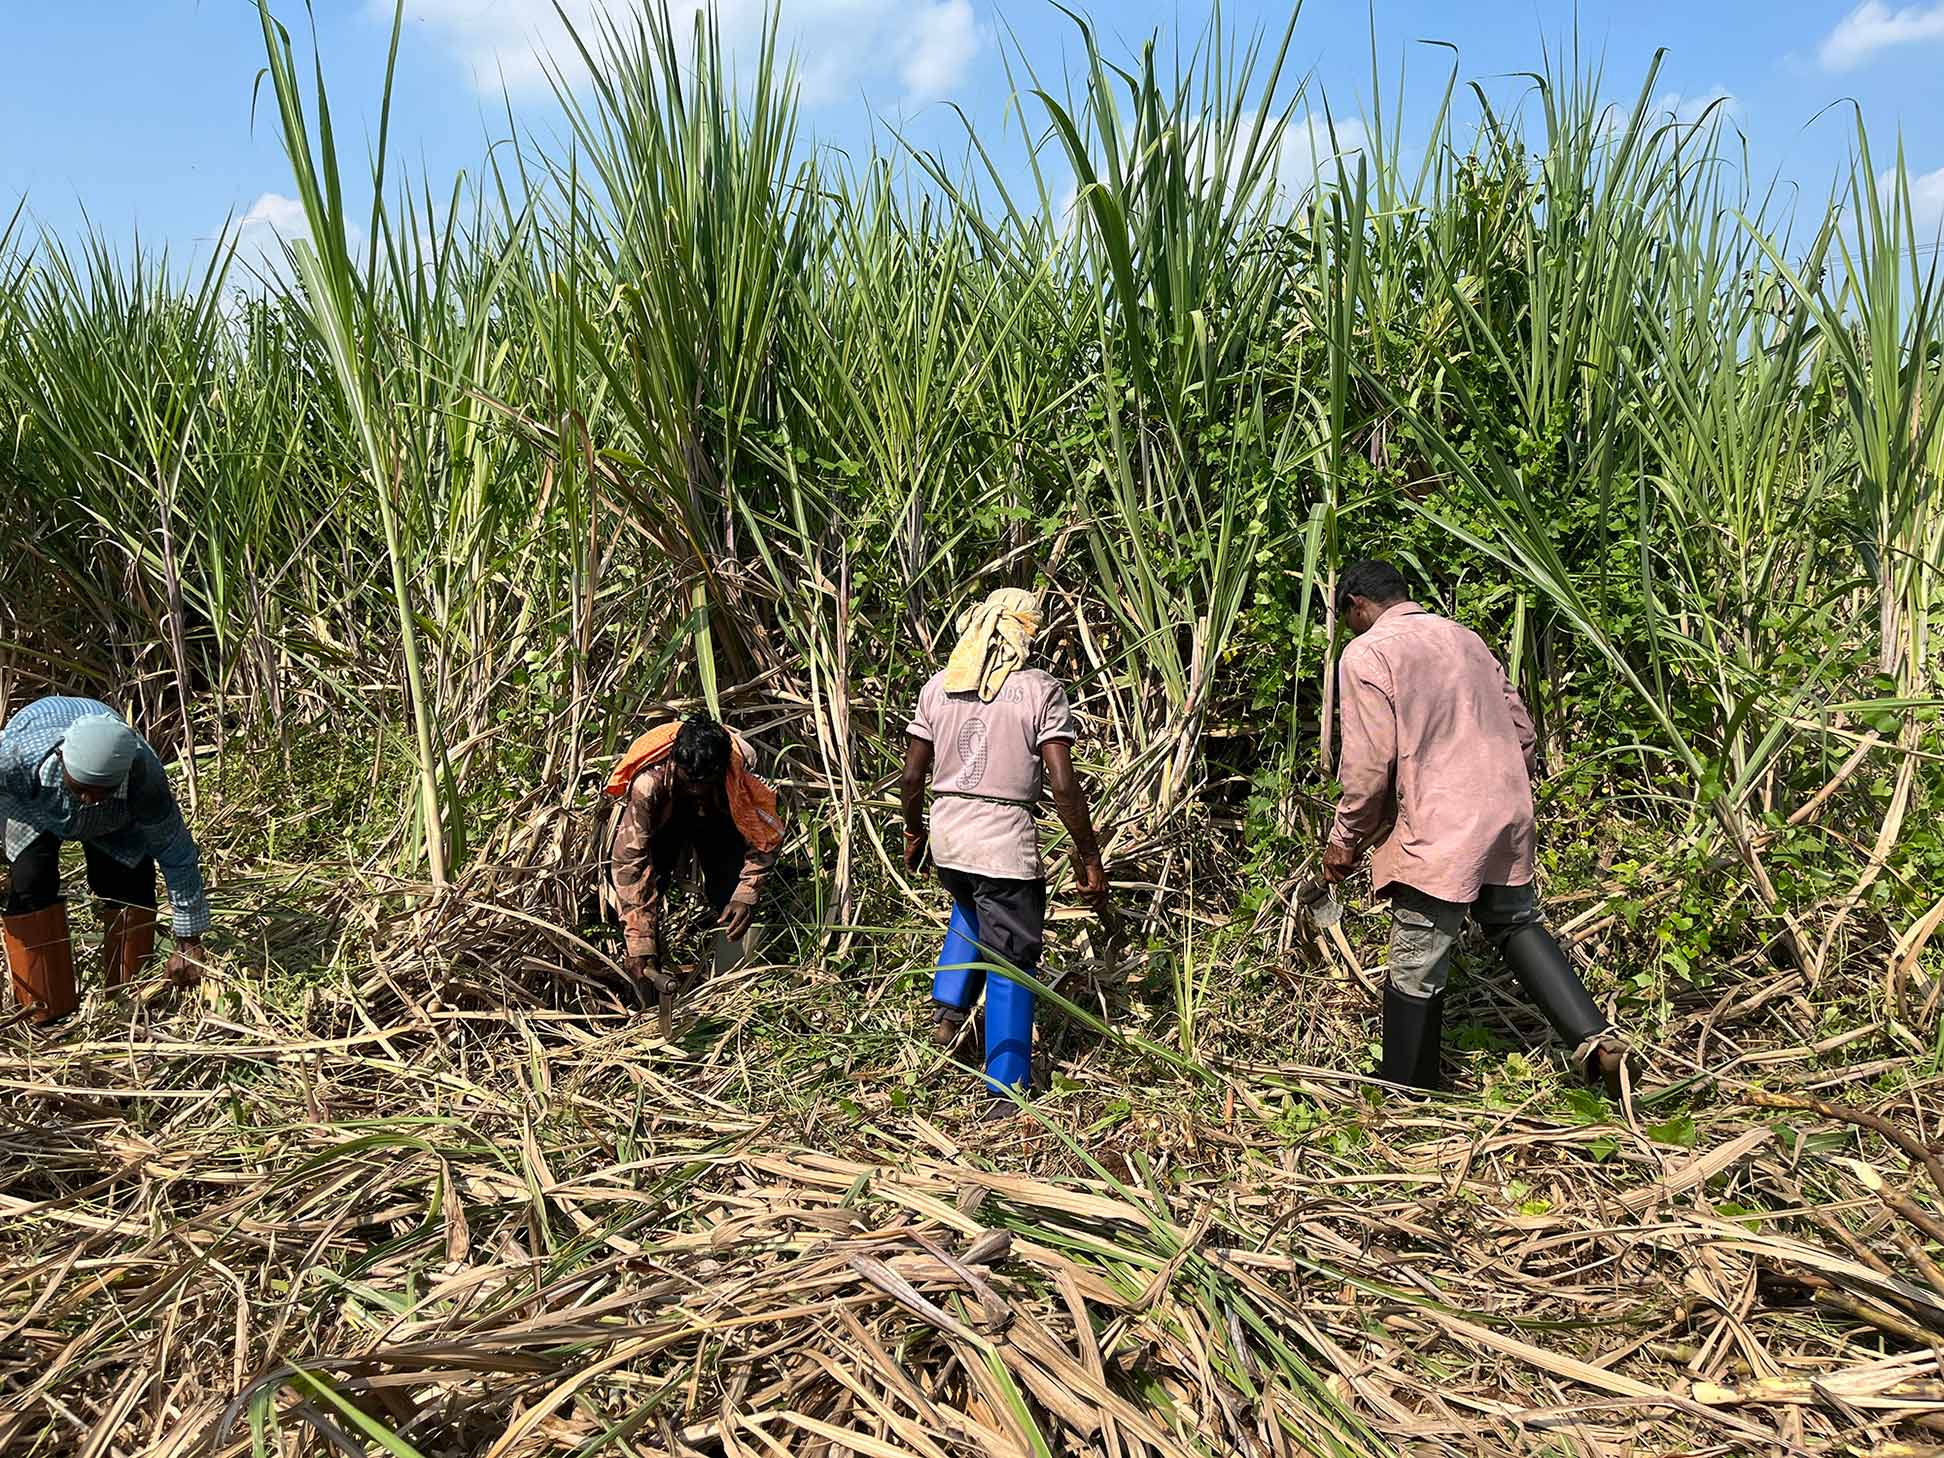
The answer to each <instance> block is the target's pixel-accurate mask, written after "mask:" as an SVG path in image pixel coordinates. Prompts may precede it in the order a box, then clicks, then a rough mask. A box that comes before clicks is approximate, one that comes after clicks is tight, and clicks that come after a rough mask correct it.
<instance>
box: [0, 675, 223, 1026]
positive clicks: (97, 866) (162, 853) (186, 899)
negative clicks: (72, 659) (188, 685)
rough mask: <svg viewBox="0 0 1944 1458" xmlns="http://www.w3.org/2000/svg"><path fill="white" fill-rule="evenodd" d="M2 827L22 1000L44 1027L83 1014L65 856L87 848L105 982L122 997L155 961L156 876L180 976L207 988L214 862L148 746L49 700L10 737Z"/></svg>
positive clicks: (64, 702) (10, 725)
mask: <svg viewBox="0 0 1944 1458" xmlns="http://www.w3.org/2000/svg"><path fill="white" fill-rule="evenodd" d="M0 828H4V831H5V841H6V853H7V863H8V893H7V898H6V906H5V915H4V919H3V920H4V929H5V943H6V953H7V967H8V971H9V972H10V973H11V975H12V980H13V992H14V998H15V1000H16V1001H18V1002H19V1003H21V1004H22V1005H23V1006H25V1007H28V1008H30V1009H32V1012H33V1016H34V1017H35V1019H36V1020H37V1021H40V1022H49V1021H52V1020H53V1019H55V1018H60V1017H65V1016H66V1015H67V1014H69V1013H71V1012H73V1011H74V1009H75V1008H76V1006H78V1004H79V999H78V997H77V995H76V992H75V984H74V949H73V944H72V942H71V941H70V940H69V936H68V925H67V908H66V905H65V903H63V901H62V900H61V846H62V844H63V842H66V841H70V840H72V841H79V842H80V843H81V847H82V850H83V853H84V856H85V858H86V863H87V875H88V886H89V888H90V889H91V890H92V891H93V892H94V894H95V896H96V897H97V898H98V899H99V901H100V902H101V907H102V927H103V949H104V955H105V967H104V979H105V981H106V983H107V985H108V986H110V987H118V986H121V985H122V984H124V983H126V982H128V981H130V980H131V979H132V978H134V977H135V976H136V975H137V974H138V973H139V972H140V971H141V970H142V968H143V967H144V966H145V965H146V964H147V962H148V959H149V957H150V956H151V955H153V953H154V951H155V913H156V897H155V872H156V868H157V867H158V866H159V867H160V868H161V870H162V877H163V879H164V880H165V881H166V882H167V883H168V887H169V901H170V903H171V907H172V909H173V912H174V918H173V922H172V929H173V931H174V933H175V944H176V948H175V954H174V955H173V956H172V957H171V958H170V959H169V966H168V972H169V975H170V977H171V978H172V979H173V980H174V981H176V982H177V983H178V984H188V983H192V982H194V981H195V979H196V976H197V969H198V967H199V966H200V963H201V960H202V935H203V933H204V932H205V931H206V930H208V927H209V902H208V899H207V898H206V897H205V896H204V894H203V879H202V857H201V854H200V852H199V851H198V850H197V849H196V842H195V839H194V837H192V836H191V835H190V834H189V827H188V826H187V825H185V824H184V823H183V820H182V812H181V810H180V809H178V808H177V806H176V800H175V795H174V793H173V792H171V790H170V789H169V777H168V773H167V772H166V771H165V770H164V769H163V768H162V761H161V760H160V759H159V758H157V756H156V753H155V751H154V750H153V749H151V748H150V747H149V745H148V743H147V741H146V740H144V739H143V738H142V736H141V735H139V734H137V733H136V732H135V731H134V730H133V729H132V728H130V727H129V725H128V722H127V721H126V720H125V719H123V718H122V716H121V715H120V714H118V713H116V712H115V710H113V709H111V708H110V707H108V705H106V704H103V703H99V702H97V701H96V700H94V699H79V698H58V697H57V698H45V699H40V700H37V701H36V702H34V703H31V704H29V705H28V706H27V707H26V708H24V709H22V710H21V711H20V712H19V713H18V714H15V715H14V716H13V718H12V719H10V720H8V721H7V724H6V727H5V728H4V729H0Z"/></svg>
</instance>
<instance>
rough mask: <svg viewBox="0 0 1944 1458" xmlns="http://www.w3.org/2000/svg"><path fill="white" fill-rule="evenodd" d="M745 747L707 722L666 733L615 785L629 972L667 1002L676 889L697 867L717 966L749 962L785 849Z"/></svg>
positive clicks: (618, 883)
mask: <svg viewBox="0 0 1944 1458" xmlns="http://www.w3.org/2000/svg"><path fill="white" fill-rule="evenodd" d="M749 760H750V750H749V746H748V745H747V744H746V743H743V742H742V741H740V740H739V739H738V738H735V737H733V736H731V734H730V733H729V731H728V730H727V729H725V728H723V727H722V725H720V724H718V723H717V722H716V721H715V720H714V719H712V718H710V717H709V716H708V715H707V714H696V715H694V716H693V717H691V718H689V719H686V720H684V721H682V722H681V723H680V724H665V725H662V726H659V727H658V728H656V729H652V730H650V731H649V732H648V733H647V734H644V735H643V736H642V737H641V738H640V739H638V740H636V741H635V743H634V745H633V746H632V747H631V748H630V749H629V751H628V753H627V754H626V755H624V756H623V757H622V759H621V762H620V764H619V765H617V766H616V768H615V771H614V774H613V776H612V777H611V778H610V779H609V781H608V793H609V794H610V795H613V796H614V797H616V798H618V799H622V800H623V801H624V802H625V804H624V807H623V809H622V813H621V823H620V826H619V827H618V829H617V830H616V832H615V838H614V850H613V868H614V869H613V877H614V895H615V901H616V904H617V907H618V910H619V913H620V918H621V925H622V928H623V931H624V933H625V936H626V940H627V956H626V958H625V959H624V961H623V964H622V965H623V968H624V970H625V971H626V972H627V973H628V975H629V976H630V977H631V978H633V979H635V981H636V982H637V983H638V984H639V983H641V982H643V981H645V982H647V983H648V984H650V985H652V986H654V987H655V988H656V989H657V990H658V991H659V992H661V993H662V994H663V996H662V1003H663V1010H664V1014H665V1013H666V1011H667V1007H668V1003H669V1001H670V995H671V994H672V987H671V984H670V982H669V979H668V977H667V974H666V972H665V968H664V961H663V954H664V950H665V949H664V945H663V938H662V913H663V909H664V906H665V903H666V900H667V896H668V891H669V888H670V885H671V883H672V882H673V881H674V879H675V878H676V876H677V875H679V874H680V873H681V872H682V871H683V869H684V868H685V867H686V866H687V865H689V864H690V863H693V864H694V865H695V867H696V868H697V869H698V870H699V871H700V873H701V880H702V891H703V897H704V899H705V900H706V902H707V904H708V907H709V911H710V914H711V915H712V916H713V917H714V918H715V924H716V926H717V928H718V930H719V933H720V935H719V939H718V945H717V948H716V954H715V964H716V969H717V970H718V971H726V970H728V969H729V968H730V967H731V966H733V965H737V964H739V963H740V962H741V961H742V960H743V959H744V958H745V957H747V955H748V953H749V950H750V948H749V939H750V936H751V933H752V928H753V927H754V924H755V920H756V908H757V906H758V905H759V904H760V902H761V901H762V896H763V882H764V880H765V878H766V877H767V876H768V875H769V872H770V868H771V867H772V866H773V865H775V864H776V857H777V852H778V849H779V848H780V847H781V845H782V843H783V822H782V820H781V818H780V817H779V815H778V814H777V809H776V792H775V791H774V790H773V789H771V788H770V786H769V785H768V784H766V783H765V782H764V781H763V780H761V779H760V778H758V777H757V776H756V774H755V773H754V772H753V771H752V770H751V768H750V766H749Z"/></svg>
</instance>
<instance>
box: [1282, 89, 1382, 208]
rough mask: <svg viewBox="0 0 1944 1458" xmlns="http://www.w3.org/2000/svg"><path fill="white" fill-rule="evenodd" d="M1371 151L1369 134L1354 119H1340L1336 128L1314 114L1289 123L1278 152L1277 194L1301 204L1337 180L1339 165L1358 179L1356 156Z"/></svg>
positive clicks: (1307, 112)
mask: <svg viewBox="0 0 1944 1458" xmlns="http://www.w3.org/2000/svg"><path fill="white" fill-rule="evenodd" d="M1369 150H1370V130H1369V128H1367V127H1366V126H1364V124H1363V123H1362V122H1360V121H1358V120H1357V119H1356V118H1355V117H1343V118H1340V119H1339V120H1338V121H1337V122H1336V123H1335V125H1334V126H1332V124H1331V123H1330V121H1329V119H1328V118H1326V117H1324V116H1321V115H1319V114H1318V113H1316V112H1313V111H1306V112H1304V113H1303V114H1302V115H1301V116H1293V117H1291V118H1290V119H1289V125H1288V126H1286V127H1285V128H1283V134H1282V139H1281V143H1280V145H1279V146H1278V147H1277V149H1276V191H1277V192H1278V193H1279V194H1281V195H1282V196H1283V197H1285V198H1289V199H1291V200H1300V199H1301V198H1302V197H1303V195H1304V194H1306V193H1308V192H1310V191H1312V190H1313V189H1315V188H1316V187H1317V186H1318V185H1319V184H1320V185H1321V186H1324V187H1328V186H1330V185H1331V184H1333V183H1334V182H1335V181H1336V180H1337V168H1338V162H1339V161H1341V163H1342V166H1343V171H1344V173H1345V175H1347V176H1350V177H1355V176H1356V172H1357V154H1358V153H1359V152H1367V151H1369Z"/></svg>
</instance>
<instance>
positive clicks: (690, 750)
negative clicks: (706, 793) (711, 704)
mask: <svg viewBox="0 0 1944 1458" xmlns="http://www.w3.org/2000/svg"><path fill="white" fill-rule="evenodd" d="M675 767H676V768H677V769H679V770H680V771H681V772H682V774H683V776H684V777H685V778H687V779H688V781H689V782H690V783H691V784H697V785H712V784H720V783H721V782H722V779H723V777H724V776H725V775H727V774H728V773H729V731H728V730H727V729H725V728H723V727H722V726H721V725H720V724H718V723H716V721H715V720H714V719H711V718H710V717H709V716H708V715H707V714H691V715H689V716H688V718H686V719H684V720H682V727H681V728H680V729H678V730H676V731H675Z"/></svg>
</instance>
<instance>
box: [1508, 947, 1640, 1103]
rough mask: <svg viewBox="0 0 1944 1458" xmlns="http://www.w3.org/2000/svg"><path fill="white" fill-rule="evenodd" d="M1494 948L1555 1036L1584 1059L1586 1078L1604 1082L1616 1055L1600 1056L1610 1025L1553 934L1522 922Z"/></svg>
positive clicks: (1612, 1074)
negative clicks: (1542, 1014) (1557, 1035)
mask: <svg viewBox="0 0 1944 1458" xmlns="http://www.w3.org/2000/svg"><path fill="white" fill-rule="evenodd" d="M1500 951H1501V952H1502V953H1503V954H1504V956H1505V965H1506V966H1508V967H1510V968H1511V969H1512V975H1513V976H1514V977H1516V978H1518V980H1519V986H1520V988H1521V989H1522V990H1523V991H1524V992H1525V995H1526V996H1527V997H1528V998H1530V999H1531V1000H1532V1003H1533V1005H1534V1006H1535V1007H1537V1008H1538V1009H1539V1011H1540V1012H1542V1013H1544V1014H1545V1015H1546V1021H1547V1022H1549V1023H1551V1024H1552V1025H1553V1031H1554V1032H1556V1033H1558V1034H1559V1039H1560V1041H1561V1042H1562V1043H1564V1044H1565V1045H1566V1047H1567V1049H1568V1050H1569V1051H1571V1052H1572V1054H1573V1055H1574V1057H1575V1058H1578V1059H1583V1060H1584V1062H1583V1064H1582V1071H1583V1072H1584V1073H1585V1075H1586V1077H1587V1079H1588V1080H1589V1081H1593V1080H1598V1081H1600V1082H1610V1081H1611V1079H1612V1077H1613V1076H1614V1075H1616V1074H1617V1073H1618V1063H1617V1060H1618V1054H1617V1052H1616V1053H1615V1055H1614V1057H1613V1058H1612V1059H1609V1058H1607V1057H1606V1056H1605V1054H1606V1049H1605V1044H1606V1042H1607V1041H1609V1040H1606V1039H1603V1037H1602V1035H1603V1034H1607V1033H1611V1032H1612V1029H1613V1025H1612V1024H1611V1023H1609V1022H1608V1021H1607V1020H1606V1016H1605V1015H1604V1014H1603V1013H1601V1011H1600V1009H1599V1005H1598V1004H1596V1003H1595V1002H1594V1001H1593V998H1592V996H1591V995H1590V994H1589V993H1588V992H1587V990H1586V984H1585V983H1583V982H1581V981H1580V980H1579V975H1578V974H1577V973H1575V972H1574V971H1573V967H1572V964H1571V963H1570V962H1568V961H1567V960H1566V953H1565V952H1564V951H1563V950H1562V949H1561V948H1560V945H1559V943H1558V942H1556V941H1554V940H1553V934H1552V933H1551V932H1549V931H1547V930H1546V929H1545V928H1544V927H1543V926H1522V927H1520V928H1519V929H1518V930H1517V931H1515V932H1513V933H1512V935H1511V936H1509V937H1507V938H1506V939H1505V942H1504V945H1503V946H1502V947H1501V948H1500ZM1615 1047H1616V1049H1617V1041H1616V1042H1615ZM1609 1062H1612V1063H1613V1064H1614V1067H1613V1069H1612V1070H1611V1071H1609V1069H1608V1068H1607V1066H1606V1065H1607V1063H1609Z"/></svg>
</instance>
